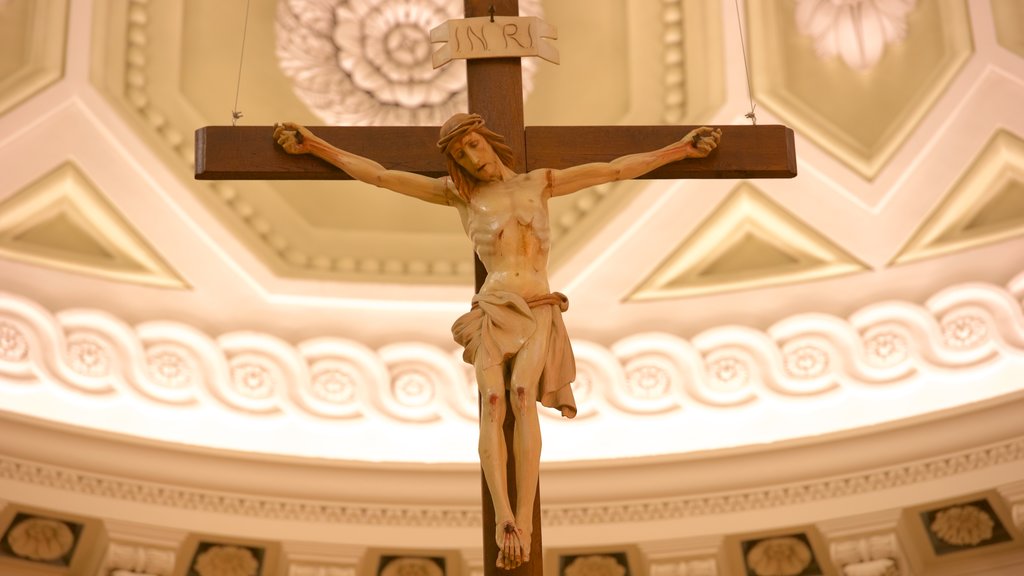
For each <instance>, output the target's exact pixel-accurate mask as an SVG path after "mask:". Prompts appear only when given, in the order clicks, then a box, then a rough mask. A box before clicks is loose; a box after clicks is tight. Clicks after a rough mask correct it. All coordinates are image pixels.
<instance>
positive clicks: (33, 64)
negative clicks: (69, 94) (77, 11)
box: [0, 0, 68, 114]
mask: <svg viewBox="0 0 1024 576" xmlns="http://www.w3.org/2000/svg"><path fill="white" fill-rule="evenodd" d="M67 10H68V8H67V0H52V1H43V2H40V1H36V0H7V1H5V2H0V114H3V113H4V112H6V111H7V110H9V109H10V108H12V107H13V106H16V105H17V104H18V103H20V102H22V101H23V100H25V99H26V98H29V97H31V96H32V95H33V94H35V93H36V92H38V91H39V90H42V89H43V88H45V87H47V86H49V85H50V84H52V83H53V82H55V81H56V80H58V79H59V78H60V77H61V75H62V74H63V73H64V47H65V41H66V38H65V28H66V25H67V17H68V13H67Z"/></svg>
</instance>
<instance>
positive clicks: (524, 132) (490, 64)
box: [195, 0, 797, 576]
mask: <svg viewBox="0 0 1024 576" xmlns="http://www.w3.org/2000/svg"><path fill="white" fill-rule="evenodd" d="M464 2H465V15H466V18H474V17H483V16H488V15H498V16H517V15H518V13H519V5H518V4H519V3H518V0H493V1H492V0H464ZM467 82H468V90H469V111H471V112H475V113H478V114H480V115H481V116H483V117H484V118H485V119H486V120H487V125H488V127H489V128H490V129H492V130H494V131H495V132H497V133H498V134H501V135H503V136H505V142H506V143H507V144H508V145H509V146H510V147H511V148H512V150H513V152H514V153H515V157H516V162H515V165H514V166H510V168H512V169H513V170H514V171H516V172H518V173H523V172H527V171H530V170H533V169H536V168H567V167H570V166H575V165H579V164H585V163H589V162H603V161H609V160H612V159H614V158H617V157H619V156H623V155H626V154H631V153H634V152H638V151H645V150H654V149H657V148H660V147H662V146H664V145H666V144H669V143H672V142H675V141H677V140H679V138H681V137H682V136H683V135H685V134H686V133H687V132H689V130H690V129H691V128H693V127H691V126H573V127H567V126H545V127H524V122H523V97H522V94H523V87H522V71H521V67H520V59H519V58H489V59H474V60H468V61H467ZM717 128H720V129H721V130H722V142H721V145H720V146H719V148H718V149H717V150H716V151H715V152H714V153H713V154H712V155H711V156H709V157H707V158H700V159H692V158H691V159H687V160H686V161H683V162H675V163H672V164H668V165H665V166H663V167H661V168H659V169H657V170H654V171H652V172H650V173H648V174H646V175H644V176H642V177H641V178H645V179H677V178H792V177H794V176H796V171H797V170H796V152H795V148H794V140H793V131H792V130H791V129H789V128H786V127H785V126H718V127H717ZM313 131H314V132H315V133H316V134H317V135H318V136H320V137H321V138H323V139H324V140H326V141H328V142H330V143H331V144H333V145H334V146H337V147H338V148H341V149H343V150H347V151H349V152H353V153H355V154H358V155H360V156H365V157H368V158H372V159H374V160H376V161H377V162H379V163H380V164H382V165H383V166H384V167H386V168H389V169H394V170H403V171H406V172H416V173H419V174H423V175H426V176H431V177H441V176H445V175H447V173H448V172H447V168H446V166H445V161H444V157H443V155H442V154H440V153H439V152H438V150H437V147H436V145H435V143H436V142H437V139H438V132H439V127H314V128H313ZM273 132H274V127H273V126H250V127H244V126H243V127H235V126H207V127H204V128H200V129H198V130H196V168H195V177H196V179H199V180H344V179H349V178H350V176H348V175H347V174H345V173H344V172H342V171H341V170H338V169H337V168H335V167H334V166H331V165H329V164H327V163H326V162H323V161H321V160H319V159H317V158H315V157H313V156H311V155H299V156H293V155H289V154H286V153H285V152H284V151H282V150H281V149H280V147H278V146H277V145H276V143H275V142H274V139H273V138H272V134H273ZM476 271H477V274H476V288H477V290H479V288H480V286H481V284H482V283H483V280H484V277H485V276H486V271H485V270H484V269H483V266H482V265H481V264H480V261H479V259H478V260H477V267H476ZM513 426H514V417H513V415H512V411H511V410H508V411H507V413H506V420H505V428H504V430H505V440H506V446H512V434H513ZM508 467H509V471H508V478H509V479H510V482H509V498H510V500H511V501H512V502H513V507H514V503H515V498H516V493H515V481H514V479H515V472H514V469H515V461H514V458H513V457H512V454H511V450H510V451H509V458H508ZM481 484H482V486H483V505H484V517H483V524H484V525H483V535H484V538H483V539H484V567H485V574H487V575H491V574H495V575H496V574H515V575H532V576H536V575H541V574H543V569H544V568H543V552H542V544H541V526H540V517H541V515H540V488H539V486H538V493H537V498H536V499H535V501H534V502H535V504H534V506H535V507H534V515H533V519H534V529H533V539H532V548H531V553H530V558H531V561H530V562H527V563H526V564H523V565H522V566H520V567H519V568H516V569H515V570H511V571H506V570H499V569H498V568H495V560H496V559H497V557H498V548H497V546H496V544H495V541H494V525H495V514H494V508H493V505H492V501H491V495H490V492H489V490H488V488H487V482H486V480H483V479H482V481H481Z"/></svg>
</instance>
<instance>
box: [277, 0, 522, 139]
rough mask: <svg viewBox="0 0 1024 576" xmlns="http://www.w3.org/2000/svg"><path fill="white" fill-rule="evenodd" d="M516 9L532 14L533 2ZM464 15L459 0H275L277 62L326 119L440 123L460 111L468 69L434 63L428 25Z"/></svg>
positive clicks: (463, 105) (459, 64)
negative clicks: (276, 0) (276, 9)
mask: <svg viewBox="0 0 1024 576" xmlns="http://www.w3.org/2000/svg"><path fill="white" fill-rule="evenodd" d="M520 9H521V13H523V14H529V15H538V13H539V5H538V1H537V0H523V1H521V2H520ZM462 17H463V3H462V2H459V1H457V0H279V4H278V11H277V24H276V30H277V59H278V63H279V65H280V67H281V70H282V71H283V72H284V74H285V75H286V76H288V77H289V78H290V79H291V80H292V84H293V88H294V90H295V93H296V95H297V96H298V97H299V99H300V100H302V101H303V102H304V103H305V104H306V105H307V106H309V108H310V109H311V110H312V111H313V112H314V113H316V114H317V115H318V116H319V117H320V118H322V119H323V120H324V121H325V122H328V123H330V124H347V125H430V124H440V123H442V122H443V121H444V120H446V119H447V118H448V117H449V116H451V115H452V114H454V113H455V112H465V111H466V106H467V100H466V68H465V61H463V60H456V61H453V62H451V63H449V64H447V65H445V66H442V67H440V68H438V69H434V68H433V66H432V64H431V54H432V53H433V52H434V49H435V47H434V46H433V44H431V42H430V30H431V29H432V28H434V27H436V26H438V25H440V24H442V23H443V22H445V21H446V20H451V19H457V18H462ZM529 62H530V60H529V59H527V60H526V61H525V62H524V65H523V68H524V70H526V71H529V70H531V69H532V67H533V66H534V65H531V64H530V63H529ZM528 79H529V75H526V77H525V78H524V87H525V88H527V89H528V88H529V82H528Z"/></svg>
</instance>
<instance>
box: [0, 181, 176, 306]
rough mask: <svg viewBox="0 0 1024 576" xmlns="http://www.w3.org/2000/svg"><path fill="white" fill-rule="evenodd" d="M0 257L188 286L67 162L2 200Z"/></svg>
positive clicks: (127, 279) (125, 279)
mask: <svg viewBox="0 0 1024 576" xmlns="http://www.w3.org/2000/svg"><path fill="white" fill-rule="evenodd" d="M0 256H3V257H7V258H12V259H16V260H22V261H25V262H30V263H32V264H37V265H42V266H50V267H53V268H60V269H64V270H70V271H74V272H79V273H86V274H93V275H96V276H101V277H104V278H108V279H113V280H118V281H123V282H133V283H138V284H149V285H156V286H166V287H177V288H184V287H186V285H185V283H184V281H183V280H182V279H181V278H180V277H179V276H178V275H177V274H176V273H175V272H174V271H173V270H172V269H171V268H170V267H169V266H168V265H167V264H166V263H165V262H164V261H163V259H162V258H161V257H160V256H159V255H158V254H157V253H156V251H155V250H153V249H152V248H151V247H150V246H149V244H148V243H147V242H146V241H145V240H144V239H143V238H142V236H141V235H139V233H138V232H136V231H135V229H134V228H133V227H132V225H131V224H130V223H129V222H128V221H127V220H126V219H125V218H124V216H122V215H121V214H120V213H119V212H118V211H117V209H116V208H115V207H114V206H113V205H112V204H111V203H110V202H109V201H108V200H107V199H106V198H105V197H104V196H103V194H102V193H101V192H100V191H99V190H98V189H97V188H96V187H95V185H93V183H92V182H90V181H89V179H88V178H86V177H85V176H84V175H83V174H82V173H81V171H80V170H79V169H78V168H77V167H76V166H75V165H74V164H72V163H70V162H68V163H65V164H63V165H62V166H60V167H59V168H57V169H56V170H54V171H52V172H50V173H49V174H47V175H46V176H44V177H42V178H40V179H39V180H36V181H35V182H33V183H31V184H29V185H28V186H27V187H25V188H24V189H22V190H21V191H20V192H18V193H16V194H14V195H13V196H12V197H10V198H8V199H6V200H5V201H4V202H2V203H0Z"/></svg>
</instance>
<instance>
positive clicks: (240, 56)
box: [231, 0, 249, 126]
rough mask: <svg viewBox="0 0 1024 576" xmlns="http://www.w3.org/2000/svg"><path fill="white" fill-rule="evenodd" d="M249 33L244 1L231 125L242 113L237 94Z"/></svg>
mask: <svg viewBox="0 0 1024 576" xmlns="http://www.w3.org/2000/svg"><path fill="white" fill-rule="evenodd" d="M248 31H249V0H245V20H244V21H243V24H242V50H241V52H240V53H239V54H238V80H237V81H236V82H235V106H234V108H232V109H231V125H232V126H234V125H236V124H237V123H238V119H239V118H241V117H242V112H241V111H240V110H239V109H238V93H239V92H240V91H241V89H242V61H243V59H244V58H245V36H246V34H247V33H248Z"/></svg>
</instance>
